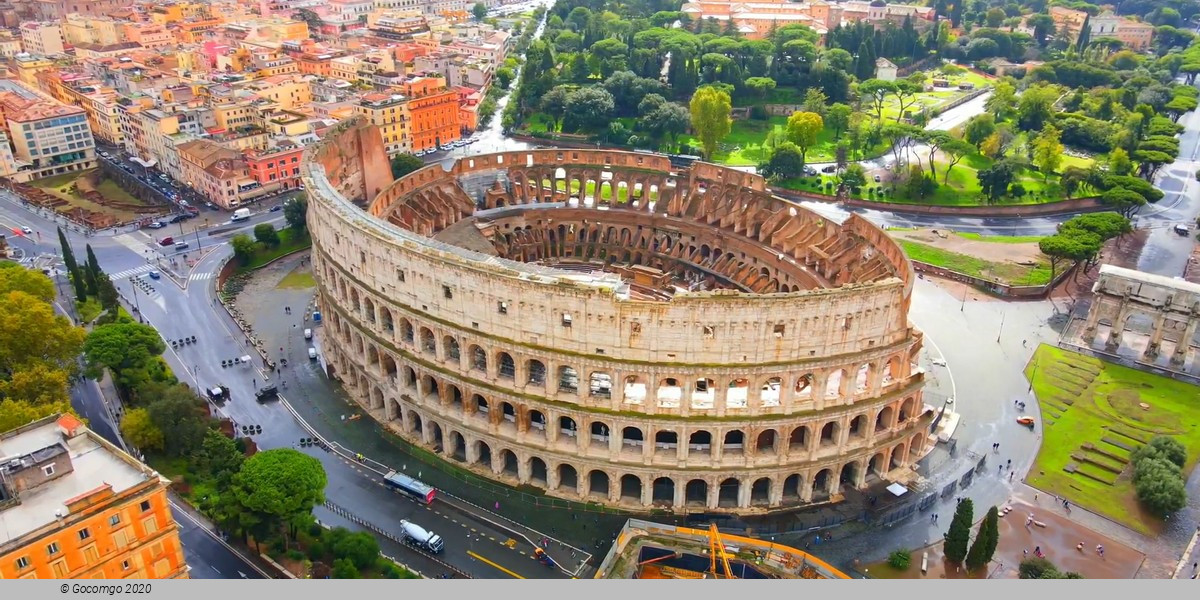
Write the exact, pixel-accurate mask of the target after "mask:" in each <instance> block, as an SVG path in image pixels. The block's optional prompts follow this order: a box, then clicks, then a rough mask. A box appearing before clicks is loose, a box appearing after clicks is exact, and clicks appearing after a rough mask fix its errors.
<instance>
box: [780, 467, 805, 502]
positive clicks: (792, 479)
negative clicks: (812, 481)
mask: <svg viewBox="0 0 1200 600" xmlns="http://www.w3.org/2000/svg"><path fill="white" fill-rule="evenodd" d="M803 489H804V477H802V476H801V475H800V474H799V473H793V474H791V475H788V476H787V478H786V479H784V480H783V503H784V504H798V503H799V502H800V499H801V498H802V497H803V496H802V494H803V491H802V490H803Z"/></svg>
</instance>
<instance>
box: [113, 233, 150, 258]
mask: <svg viewBox="0 0 1200 600" xmlns="http://www.w3.org/2000/svg"><path fill="white" fill-rule="evenodd" d="M113 239H114V240H116V241H117V243H119V244H121V245H122V246H125V247H126V248H129V249H130V250H133V251H134V252H135V253H137V255H138V256H141V257H143V258H145V257H147V256H153V255H154V253H155V252H156V251H157V249H155V248H154V247H152V246H150V245H149V244H147V243H146V242H143V241H142V240H141V239H139V238H138V237H136V236H134V235H133V234H130V233H122V234H121V235H118V236H113Z"/></svg>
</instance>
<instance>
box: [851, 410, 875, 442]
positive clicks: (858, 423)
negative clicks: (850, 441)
mask: <svg viewBox="0 0 1200 600" xmlns="http://www.w3.org/2000/svg"><path fill="white" fill-rule="evenodd" d="M848 429H849V431H848V433H849V434H850V437H851V438H857V439H861V438H864V437H867V436H868V435H869V434H870V429H868V425H867V415H855V417H854V418H853V419H850V425H849V426H848Z"/></svg>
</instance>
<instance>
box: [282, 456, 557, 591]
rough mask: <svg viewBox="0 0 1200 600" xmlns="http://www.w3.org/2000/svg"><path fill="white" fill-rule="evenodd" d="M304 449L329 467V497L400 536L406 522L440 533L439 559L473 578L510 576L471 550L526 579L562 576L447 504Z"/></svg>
mask: <svg viewBox="0 0 1200 600" xmlns="http://www.w3.org/2000/svg"><path fill="white" fill-rule="evenodd" d="M300 450H301V451H304V452H305V453H307V454H309V455H310V456H314V457H316V458H317V459H318V460H321V462H322V464H323V465H324V466H325V472H326V475H327V477H328V481H329V483H328V484H327V485H326V487H325V490H326V491H325V494H326V497H328V498H330V499H331V501H333V502H335V503H337V504H339V505H341V506H342V507H344V508H347V509H350V510H353V511H354V514H355V516H357V517H359V518H361V519H363V520H365V521H367V522H369V523H372V524H373V525H375V526H376V527H378V528H379V529H381V530H382V531H385V532H387V533H388V534H390V535H393V536H395V537H397V538H399V537H402V535H403V531H402V529H401V523H400V521H401V519H404V520H407V521H410V522H412V523H414V524H416V525H419V526H420V527H422V528H424V529H426V530H427V531H431V532H433V533H436V534H438V535H439V536H441V538H442V540H443V542H444V543H445V549H444V550H443V552H442V553H441V554H439V555H438V558H439V559H441V560H443V561H445V562H448V563H450V564H452V565H455V566H456V567H458V568H460V569H462V570H463V571H466V572H467V573H469V574H470V575H471V576H472V577H476V578H484V579H488V578H498V577H505V575H504V573H503V571H500V570H497V569H496V568H495V567H492V566H491V565H488V564H487V563H486V562H482V561H479V560H476V559H475V558H474V557H472V556H471V553H472V552H473V553H475V554H476V555H478V556H482V557H483V558H485V559H487V560H488V561H491V562H492V563H495V564H497V565H500V566H501V567H504V568H506V569H508V570H510V571H512V572H515V573H518V574H520V575H521V576H523V577H526V578H546V577H554V576H555V574H557V575H558V577H559V578H561V577H562V572H561V571H558V570H556V569H555V570H551V569H547V568H546V567H544V566H542V565H541V564H540V563H538V562H537V561H535V560H533V558H532V557H531V553H532V549H531V548H530V549H528V550H526V549H525V548H522V546H525V544H523V543H514V544H513V546H512V547H510V546H508V545H505V542H507V541H508V540H509V538H508V536H507V535H506V534H504V533H502V532H498V531H495V530H492V529H490V528H486V527H485V526H483V525H481V524H479V523H477V522H474V521H473V520H471V519H468V518H467V516H466V515H464V514H462V513H459V512H457V511H455V510H452V509H451V508H450V507H448V506H447V505H446V504H444V503H440V502H437V501H436V500H435V501H434V503H433V504H431V505H425V504H422V503H419V502H417V501H415V500H412V499H411V498H409V497H407V496H405V495H402V494H400V493H398V492H395V491H393V490H392V489H391V488H389V487H387V486H386V485H385V484H384V483H383V479H382V476H380V475H379V474H377V473H375V472H373V471H371V470H369V469H367V468H366V467H365V466H361V465H356V464H353V463H349V462H348V461H345V460H343V459H342V458H340V457H339V456H338V455H337V454H336V453H333V452H326V451H323V450H321V449H319V448H314V447H307V448H301V449H300ZM413 475H416V473H413Z"/></svg>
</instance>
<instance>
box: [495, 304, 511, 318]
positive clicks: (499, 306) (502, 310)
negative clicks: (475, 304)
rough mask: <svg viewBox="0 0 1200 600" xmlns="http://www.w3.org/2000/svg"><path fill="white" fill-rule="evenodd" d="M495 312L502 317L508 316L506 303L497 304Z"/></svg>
mask: <svg viewBox="0 0 1200 600" xmlns="http://www.w3.org/2000/svg"><path fill="white" fill-rule="evenodd" d="M496 310H498V311H500V314H502V315H507V314H508V303H507V302H500V303H497V304H496Z"/></svg>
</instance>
